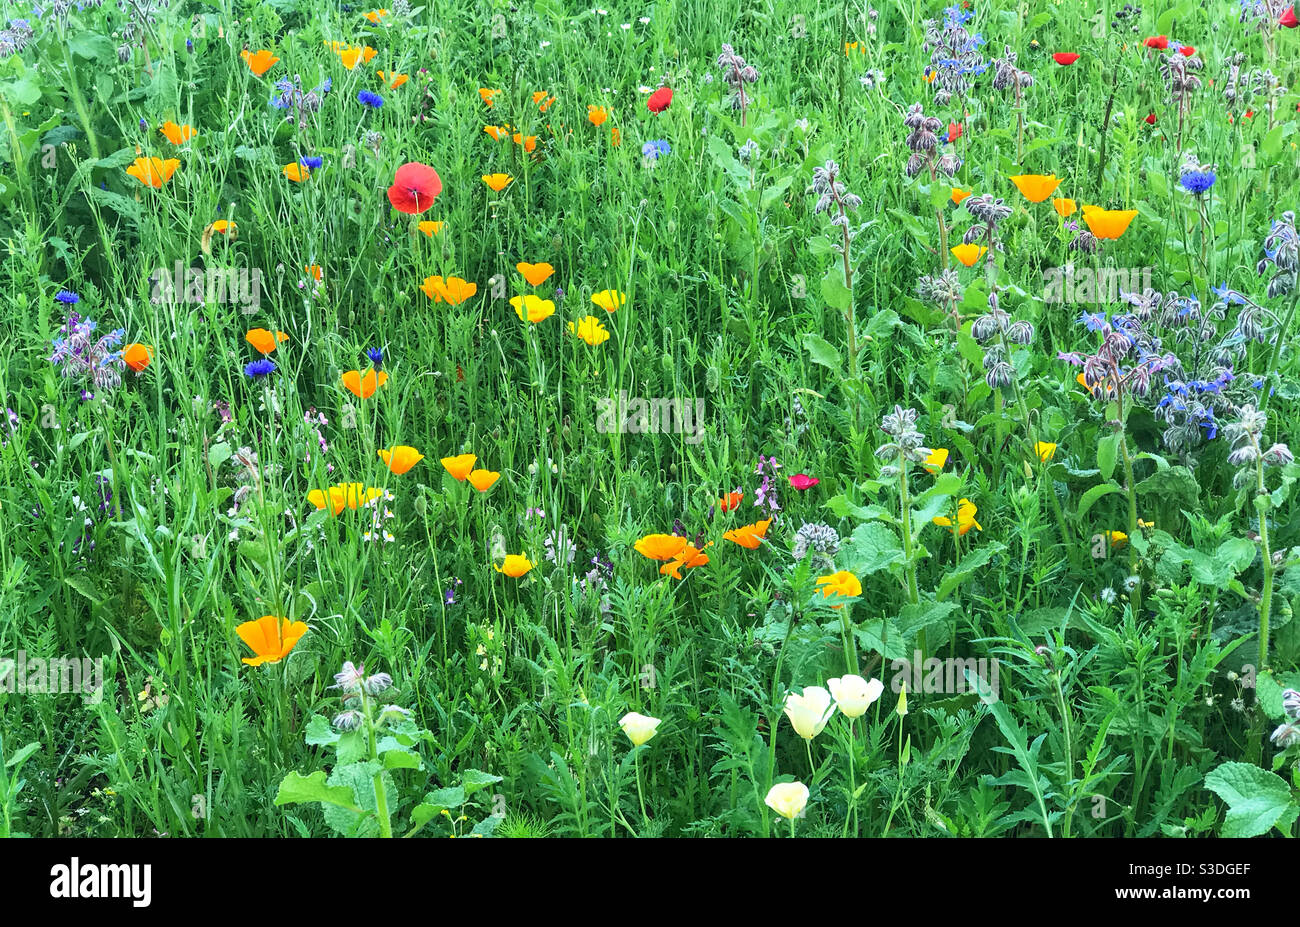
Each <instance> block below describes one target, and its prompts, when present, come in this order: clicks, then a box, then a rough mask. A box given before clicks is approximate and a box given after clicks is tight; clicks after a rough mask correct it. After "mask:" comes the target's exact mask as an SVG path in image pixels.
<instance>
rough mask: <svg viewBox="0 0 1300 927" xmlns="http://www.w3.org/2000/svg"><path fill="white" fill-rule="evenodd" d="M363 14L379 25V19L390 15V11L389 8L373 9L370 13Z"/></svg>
mask: <svg viewBox="0 0 1300 927" xmlns="http://www.w3.org/2000/svg"><path fill="white" fill-rule="evenodd" d="M361 15H362V16H364V17H365V18H366V19H368V20H370V21H371V22H372V23H374V24H375V25H379V20H381V19H383V18H384V17H385V16H387V15H388V11H387V10H371V11H370V12H368V13H362V14H361Z"/></svg>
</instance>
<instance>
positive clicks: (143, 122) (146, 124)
mask: <svg viewBox="0 0 1300 927" xmlns="http://www.w3.org/2000/svg"><path fill="white" fill-rule="evenodd" d="M140 128H141V129H147V128H149V123H147V122H145V121H144V119H143V118H142V119H141V120H140Z"/></svg>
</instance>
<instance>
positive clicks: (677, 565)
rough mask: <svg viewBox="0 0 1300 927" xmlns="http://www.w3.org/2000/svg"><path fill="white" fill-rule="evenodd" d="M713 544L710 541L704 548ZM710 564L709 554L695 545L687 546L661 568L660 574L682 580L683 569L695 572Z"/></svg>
mask: <svg viewBox="0 0 1300 927" xmlns="http://www.w3.org/2000/svg"><path fill="white" fill-rule="evenodd" d="M712 543H713V542H712V541H710V542H709V543H708V544H705V545H704V546H705V547H708V546H709V545H711V544H712ZM708 562H709V555H708V554H706V553H705V552H704V551H703V550H700V549H699V548H697V547H695V546H694V545H691V544H687V545H686V546H685V547H683V548H682V550H681V553H679V554H678V555H677V556H676V557H674V558H673V559H672V560H669V561H668V562H667V563H665V564H664V565H663V566H661V567H660V568H659V572H660V573H662V574H665V575H667V576H671V577H672V578H673V579H681V578H682V569H683V568H685V569H688V570H693V569H695V568H696V567H702V566H704V565H706V564H707V563H708Z"/></svg>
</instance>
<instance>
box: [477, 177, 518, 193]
mask: <svg viewBox="0 0 1300 927" xmlns="http://www.w3.org/2000/svg"><path fill="white" fill-rule="evenodd" d="M512 180H514V178H513V177H511V176H510V175H509V174H484V175H483V182H484V183H485V184H487V185H488V189H489V190H492V191H494V192H496V193H500V192H501V191H502V190H504V189H505V188H506V187H507V186H508V185H509V184H510V181H512Z"/></svg>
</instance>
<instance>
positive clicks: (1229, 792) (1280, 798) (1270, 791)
mask: <svg viewBox="0 0 1300 927" xmlns="http://www.w3.org/2000/svg"><path fill="white" fill-rule="evenodd" d="M1205 787H1206V788H1207V789H1209V790H1210V791H1211V792H1213V793H1214V794H1215V795H1218V796H1219V797H1220V798H1221V799H1223V801H1224V802H1225V803H1227V805H1228V816H1227V818H1226V819H1225V820H1224V822H1223V830H1222V832H1221V836H1224V837H1258V836H1260V835H1261V834H1266V833H1268V832H1269V830H1271V829H1272V827H1273V825H1274V824H1276V823H1277V822H1278V821H1279V820H1280V819H1281V818H1282V817H1283V815H1286V814H1288V813H1291V814H1292V815H1293V814H1294V813H1293V812H1292V809H1293V808H1294V807H1295V803H1294V802H1293V801H1292V800H1291V787H1290V786H1289V785H1287V783H1286V780H1284V779H1283V778H1282V777H1281V776H1279V775H1277V774H1276V773H1271V772H1268V771H1267V770H1264V769H1260V768H1259V767H1258V766H1255V765H1254V764H1252V763H1236V762H1229V763H1224V764H1223V765H1221V766H1219V767H1218V768H1217V769H1214V770H1213V771H1211V772H1210V774H1209V775H1207V776H1206V777H1205Z"/></svg>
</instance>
